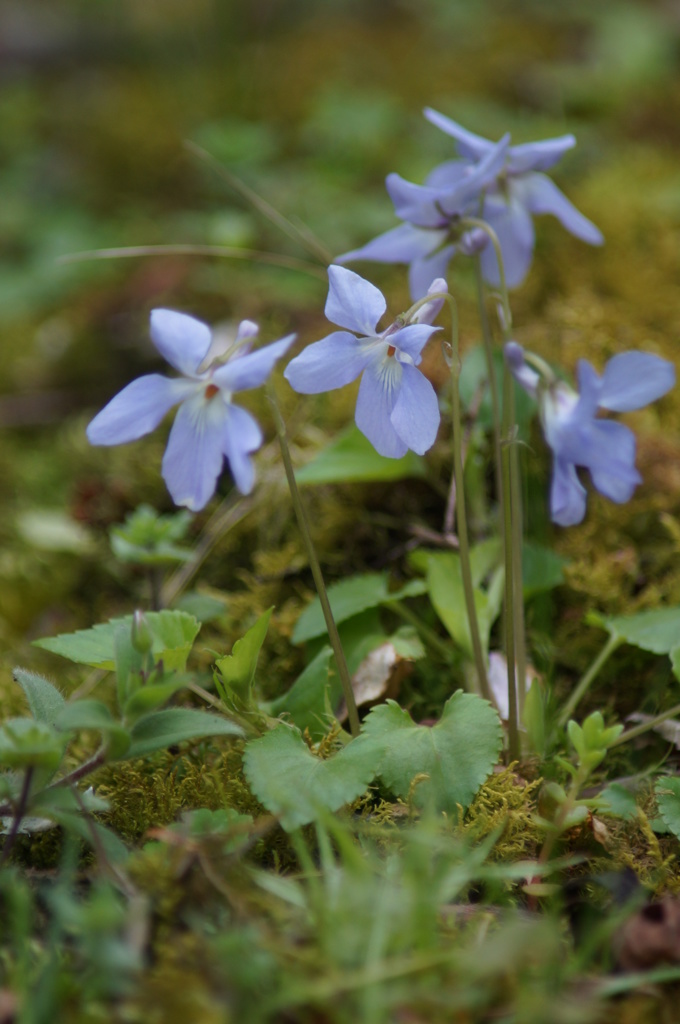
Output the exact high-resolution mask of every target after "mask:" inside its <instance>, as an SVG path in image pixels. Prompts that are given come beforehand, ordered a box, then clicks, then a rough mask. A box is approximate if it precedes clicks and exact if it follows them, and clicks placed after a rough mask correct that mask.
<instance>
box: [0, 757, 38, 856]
mask: <svg viewBox="0 0 680 1024" xmlns="http://www.w3.org/2000/svg"><path fill="white" fill-rule="evenodd" d="M32 781H33V765H29V767H28V768H27V769H26V774H25V775H24V781H23V785H22V787H21V793H20V794H19V799H18V801H17V804H16V807H15V808H14V820H13V821H12V827H11V829H10V830H9V832H8V834H7V839H5V843H4V845H3V848H2V856H1V857H0V868H1V867H4V865H5V864H6V863H7V860H8V859H9V855H10V853H11V852H12V848H13V846H14V844H15V842H16V838H17V836H18V835H19V827H20V826H21V819H22V818H23V816H24V814H25V813H26V807H27V805H28V795H29V793H30V792H31V782H32Z"/></svg>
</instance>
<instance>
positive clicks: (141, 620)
mask: <svg viewBox="0 0 680 1024" xmlns="http://www.w3.org/2000/svg"><path fill="white" fill-rule="evenodd" d="M132 646H133V647H134V649H135V650H136V651H139V653H140V654H148V653H149V651H150V650H151V648H152V646H153V635H152V633H151V627H150V626H149V620H148V619H147V617H146V615H145V614H144V612H143V611H140V609H139V608H138V609H137V611H136V612H135V613H134V615H133V616H132Z"/></svg>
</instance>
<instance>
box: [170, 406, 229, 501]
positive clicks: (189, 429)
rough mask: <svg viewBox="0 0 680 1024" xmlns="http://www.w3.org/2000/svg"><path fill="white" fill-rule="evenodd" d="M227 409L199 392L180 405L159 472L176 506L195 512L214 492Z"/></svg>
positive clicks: (221, 453) (221, 461) (221, 451)
mask: <svg viewBox="0 0 680 1024" xmlns="http://www.w3.org/2000/svg"><path fill="white" fill-rule="evenodd" d="M227 418H228V406H227V404H226V403H225V402H224V401H223V400H222V398H221V396H220V395H215V396H214V397H213V398H211V399H206V398H205V396H204V395H203V394H202V393H201V394H198V395H195V396H194V397H193V398H190V399H188V400H187V401H186V402H183V403H182V405H181V406H180V408H179V410H178V412H177V416H176V417H175V422H174V423H173V425H172V430H171V431H170V437H169V438H168V447H167V448H166V449H165V455H164V456H163V464H162V467H161V472H162V474H163V479H164V480H165V482H166V484H167V485H168V490H169V491H170V494H171V496H172V500H173V501H174V503H175V504H176V505H186V507H187V508H190V509H191V510H192V512H198V511H200V509H202V508H203V507H204V506H205V505H207V504H208V502H209V501H210V499H211V497H212V496H213V494H214V493H215V487H216V485H217V478H218V477H219V475H220V473H221V472H222V466H223V463H224V454H223V450H224V448H223V446H224V430H225V425H226V422H227Z"/></svg>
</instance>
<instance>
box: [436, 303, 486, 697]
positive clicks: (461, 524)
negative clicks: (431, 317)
mask: <svg viewBox="0 0 680 1024" xmlns="http://www.w3.org/2000/svg"><path fill="white" fill-rule="evenodd" d="M447 298H448V302H449V307H450V309H451V419H452V423H453V474H454V478H455V481H456V519H457V525H458V544H459V556H460V571H461V577H462V580H463V592H464V594H465V607H466V609H467V616H468V624H469V627H470V640H471V641H472V653H473V656H474V661H475V668H476V669H477V679H478V681H479V689H480V693H481V695H482V697H484V698H485V699H486V700H493V696H492V693H491V687H490V686H489V680H488V677H487V673H486V659H485V657H484V651H483V650H482V641H481V637H480V634H479V622H478V619H477V607H476V605H475V591H474V586H473V583H472V567H471V565H470V541H469V538H468V529H467V512H466V507H465V482H464V474H463V457H462V441H463V424H462V417H461V411H460V388H459V382H460V370H461V363H460V356H459V353H458V308H457V306H456V303H455V300H454V299H453V297H452V296H447Z"/></svg>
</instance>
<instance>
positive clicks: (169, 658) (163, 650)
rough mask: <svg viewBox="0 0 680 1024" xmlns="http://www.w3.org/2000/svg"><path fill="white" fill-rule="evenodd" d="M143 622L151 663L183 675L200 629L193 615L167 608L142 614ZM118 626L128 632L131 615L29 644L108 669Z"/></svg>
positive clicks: (81, 662)
mask: <svg viewBox="0 0 680 1024" xmlns="http://www.w3.org/2000/svg"><path fill="white" fill-rule="evenodd" d="M146 619H147V622H148V623H149V628H150V630H151V635H152V637H153V646H152V653H153V656H154V660H155V661H162V662H163V664H164V666H165V668H166V669H168V670H169V671H176V672H183V671H184V669H185V668H186V663H187V658H188V657H189V654H190V652H191V648H192V646H193V643H194V640H195V639H196V637H197V635H198V631H199V629H200V628H201V626H200V623H198V622H197V621H196V619H195V618H194V617H193V615H187V613H186V612H180V611H170V610H169V609H165V610H164V611H162V612H146ZM122 625H124V626H127V628H128V629H131V628H132V616H131V615H125V616H123V617H122V618H119V619H110V620H109V621H108V622H104V623H100V624H98V625H96V626H92V628H91V629H81V630H78V632H76V633H62V634H60V635H59V636H53V637H45V638H44V639H42V640H34V641H33V643H34V645H35V646H36V647H42V648H43V650H46V651H51V652H52V653H53V654H60V655H61V656H62V657H63V658H68V659H69V660H70V661H75V662H77V663H78V664H82V665H92V666H93V668H101V669H109V670H111V669H113V668H114V667H115V656H114V642H115V635H116V630H117V629H118V628H119V627H120V626H122Z"/></svg>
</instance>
